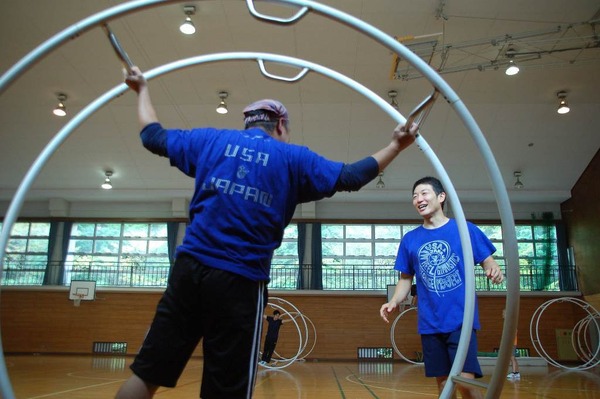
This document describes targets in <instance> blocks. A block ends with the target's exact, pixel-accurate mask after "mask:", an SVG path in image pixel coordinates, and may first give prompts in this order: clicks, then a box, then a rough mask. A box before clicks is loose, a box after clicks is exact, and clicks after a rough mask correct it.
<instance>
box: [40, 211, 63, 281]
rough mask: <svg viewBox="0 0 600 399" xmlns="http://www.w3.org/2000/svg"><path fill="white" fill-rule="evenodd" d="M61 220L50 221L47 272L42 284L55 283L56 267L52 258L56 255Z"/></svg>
mask: <svg viewBox="0 0 600 399" xmlns="http://www.w3.org/2000/svg"><path fill="white" fill-rule="evenodd" d="M58 229H59V222H50V237H48V262H47V263H46V272H45V273H44V281H43V283H42V285H55V284H56V282H55V281H53V280H54V279H53V274H54V267H53V262H52V258H53V256H54V247H55V246H56V240H57V236H58Z"/></svg>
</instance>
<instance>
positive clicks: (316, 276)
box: [310, 223, 323, 290]
mask: <svg viewBox="0 0 600 399" xmlns="http://www.w3.org/2000/svg"><path fill="white" fill-rule="evenodd" d="M311 249H312V256H311V258H312V274H311V280H310V288H311V289H313V290H322V289H323V247H322V245H321V223H313V224H312V245H311Z"/></svg>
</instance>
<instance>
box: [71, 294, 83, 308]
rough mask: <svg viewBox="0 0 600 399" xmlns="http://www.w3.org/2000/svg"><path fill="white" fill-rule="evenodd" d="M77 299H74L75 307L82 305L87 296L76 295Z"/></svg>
mask: <svg viewBox="0 0 600 399" xmlns="http://www.w3.org/2000/svg"><path fill="white" fill-rule="evenodd" d="M74 295H75V298H74V299H73V306H79V305H81V300H82V299H83V297H85V294H74Z"/></svg>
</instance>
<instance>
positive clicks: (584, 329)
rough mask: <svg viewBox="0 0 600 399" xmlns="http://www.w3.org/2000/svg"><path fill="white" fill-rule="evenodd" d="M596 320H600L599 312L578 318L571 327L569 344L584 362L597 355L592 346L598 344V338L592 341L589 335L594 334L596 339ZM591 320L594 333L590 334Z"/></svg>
mask: <svg viewBox="0 0 600 399" xmlns="http://www.w3.org/2000/svg"><path fill="white" fill-rule="evenodd" d="M598 321H600V313H596V314H594V315H587V316H586V317H584V318H583V319H581V320H579V321H578V322H577V324H575V327H574V328H573V335H572V336H571V345H573V349H575V352H576V353H577V356H579V358H580V359H582V360H583V361H585V362H588V361H590V360H592V359H594V357H595V356H596V355H597V353H594V350H595V349H594V346H597V345H598V340H596V341H595V342H592V341H591V339H590V337H592V336H594V337H595V338H596V339H598V336H599V334H598V333H599V332H598ZM591 322H594V323H595V326H596V331H595V334H592V332H591V331H589V327H590V323H591ZM575 340H577V342H575ZM592 354H594V355H592Z"/></svg>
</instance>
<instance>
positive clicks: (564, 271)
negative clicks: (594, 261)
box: [556, 221, 577, 291]
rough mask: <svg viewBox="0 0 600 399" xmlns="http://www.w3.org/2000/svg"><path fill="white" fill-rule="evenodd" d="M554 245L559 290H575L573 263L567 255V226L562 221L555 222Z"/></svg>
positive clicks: (575, 278) (575, 277)
mask: <svg viewBox="0 0 600 399" xmlns="http://www.w3.org/2000/svg"><path fill="white" fill-rule="evenodd" d="M556 247H557V250H558V284H559V287H560V290H561V291H576V290H577V276H576V275H575V263H574V262H573V260H572V259H569V257H568V256H567V228H566V226H565V223H564V222H562V221H558V222H557V223H556Z"/></svg>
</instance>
